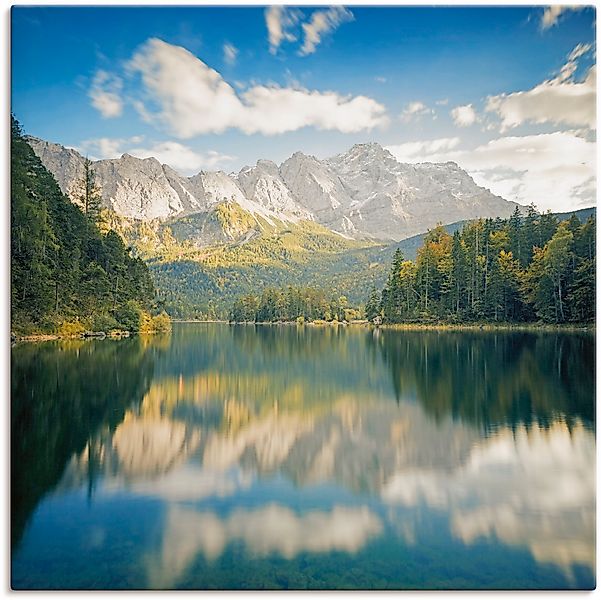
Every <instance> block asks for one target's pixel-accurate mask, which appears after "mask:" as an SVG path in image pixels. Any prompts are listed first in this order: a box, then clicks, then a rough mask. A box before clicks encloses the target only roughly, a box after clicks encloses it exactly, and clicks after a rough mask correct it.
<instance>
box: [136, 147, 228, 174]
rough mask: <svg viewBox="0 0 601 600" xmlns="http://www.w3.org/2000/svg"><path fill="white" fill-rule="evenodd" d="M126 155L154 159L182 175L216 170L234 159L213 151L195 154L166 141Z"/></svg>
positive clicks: (137, 149) (188, 149)
mask: <svg viewBox="0 0 601 600" xmlns="http://www.w3.org/2000/svg"><path fill="white" fill-rule="evenodd" d="M128 153H129V154H131V155H132V156H136V157H138V158H149V157H151V156H152V157H154V158H156V159H157V160H158V161H159V162H161V163H164V164H167V165H169V166H170V167H172V168H173V169H175V170H176V171H180V172H182V173H184V174H189V173H197V172H198V171H200V170H201V169H206V170H210V171H214V170H217V169H219V168H221V167H223V166H224V164H225V163H228V162H230V161H232V160H234V159H235V157H234V156H229V155H227V154H221V153H220V152H217V151H215V150H209V151H208V152H196V151H195V150H192V148H190V147H188V146H185V145H183V144H180V143H179V142H173V141H167V142H158V143H155V144H152V145H150V146H148V147H146V148H130V149H129V150H128Z"/></svg>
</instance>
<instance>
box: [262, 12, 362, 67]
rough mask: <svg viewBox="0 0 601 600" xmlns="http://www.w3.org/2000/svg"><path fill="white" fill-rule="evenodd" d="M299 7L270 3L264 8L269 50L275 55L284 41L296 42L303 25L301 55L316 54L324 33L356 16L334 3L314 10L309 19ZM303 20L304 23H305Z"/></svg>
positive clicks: (333, 29)
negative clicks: (305, 19) (271, 4)
mask: <svg viewBox="0 0 601 600" xmlns="http://www.w3.org/2000/svg"><path fill="white" fill-rule="evenodd" d="M304 18H305V15H304V14H303V13H302V12H301V11H300V10H298V9H295V8H290V7H286V6H281V5H276V6H270V7H269V8H267V9H266V10H265V24H266V26H267V38H268V40H269V51H270V52H271V54H276V53H277V51H278V48H279V47H280V45H281V44H282V43H283V42H296V41H297V40H298V38H299V36H298V33H297V31H298V26H299V25H300V27H301V28H302V31H301V33H302V45H301V47H300V48H299V49H298V54H299V55H300V56H308V55H309V54H313V53H314V52H315V50H316V49H317V46H319V44H320V43H321V42H322V40H323V38H324V36H326V35H328V34H330V33H331V32H333V31H335V30H336V29H337V28H338V27H340V25H342V24H343V23H346V22H348V21H352V20H353V19H354V16H353V13H352V12H351V11H350V10H348V9H347V8H345V7H343V6H332V7H330V8H327V9H319V10H315V11H313V13H312V14H311V16H310V17H309V19H308V20H307V21H304ZM303 21H304V22H303Z"/></svg>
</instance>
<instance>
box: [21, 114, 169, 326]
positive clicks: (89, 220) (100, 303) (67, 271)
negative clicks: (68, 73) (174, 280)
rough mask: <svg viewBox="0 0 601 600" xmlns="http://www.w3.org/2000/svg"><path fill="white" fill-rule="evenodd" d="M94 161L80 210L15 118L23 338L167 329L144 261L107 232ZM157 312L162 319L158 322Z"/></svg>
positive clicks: (88, 169)
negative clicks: (103, 226) (102, 220)
mask: <svg viewBox="0 0 601 600" xmlns="http://www.w3.org/2000/svg"><path fill="white" fill-rule="evenodd" d="M98 198H99V194H98V190H97V189H96V187H95V183H94V173H93V171H92V170H91V169H90V165H89V161H88V162H87V167H86V172H85V176H84V178H83V180H82V182H81V194H80V197H79V198H78V200H79V202H78V204H79V206H77V205H75V204H74V203H72V202H71V201H70V200H69V199H68V198H67V197H66V196H64V195H63V194H62V193H61V191H60V189H59V187H58V184H57V183H56V180H55V179H54V177H53V176H52V175H51V174H50V173H49V172H48V171H47V170H46V169H45V168H44V166H43V165H42V163H41V162H40V160H39V158H38V157H37V156H36V155H35V154H34V152H33V150H32V149H31V147H30V146H29V145H28V143H27V142H26V141H25V139H24V137H23V132H22V130H21V127H20V125H19V123H18V122H17V121H16V120H15V119H14V118H13V119H12V120H11V278H12V286H11V312H12V314H11V327H12V330H13V331H16V332H19V333H32V332H53V333H59V334H76V333H81V332H83V331H84V330H86V329H92V330H96V331H98V330H102V331H110V330H111V329H126V330H152V329H156V328H164V327H165V326H168V318H166V315H162V316H159V312H160V309H161V307H160V305H159V303H157V300H156V297H155V290H154V286H153V283H152V280H151V278H150V274H149V272H148V269H147V267H146V265H145V264H144V262H143V261H142V260H141V259H139V258H133V257H132V256H131V255H130V253H129V250H128V249H127V248H126V247H125V245H124V244H123V241H122V239H121V237H120V236H119V235H118V234H117V233H116V232H114V231H111V230H106V229H105V230H103V231H101V228H100V226H101V223H100V212H99V199H98ZM153 315H155V316H154V317H153Z"/></svg>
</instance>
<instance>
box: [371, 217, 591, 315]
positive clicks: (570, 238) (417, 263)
mask: <svg viewBox="0 0 601 600" xmlns="http://www.w3.org/2000/svg"><path fill="white" fill-rule="evenodd" d="M365 312H366V316H367V318H369V319H374V318H376V317H381V318H383V320H384V321H385V322H388V323H402V322H425V323H427V322H437V321H445V322H470V321H472V322H473V321H497V322H531V321H537V320H540V321H544V322H548V323H566V322H575V323H585V322H590V321H593V320H594V318H595V217H594V216H592V215H591V216H590V217H589V218H588V219H587V220H586V222H584V223H582V222H581V221H580V220H579V219H578V218H577V217H576V216H572V217H571V218H569V219H568V220H563V221H560V220H559V219H558V217H556V216H555V215H553V214H550V213H545V214H539V213H537V212H536V210H535V209H534V207H533V206H530V207H528V209H527V212H526V214H525V215H522V214H521V213H520V211H519V209H517V208H516V210H515V212H514V214H513V215H512V216H511V217H510V218H509V219H505V220H503V219H495V220H492V219H486V220H477V221H473V222H471V223H468V224H466V225H465V226H464V227H463V228H462V230H461V231H459V230H457V231H455V232H454V233H453V234H452V235H451V234H449V233H448V232H447V231H445V229H444V228H443V227H436V228H435V229H433V230H431V231H430V232H428V234H427V235H426V236H425V238H424V243H423V245H422V246H421V248H419V250H418V251H417V258H416V259H415V260H414V261H412V260H406V259H405V257H404V256H403V252H402V251H401V250H400V249H399V250H397V252H396V253H395V256H394V259H393V261H392V268H391V270H390V274H389V276H388V280H387V282H386V284H385V286H384V288H383V289H382V291H381V292H378V291H377V290H376V289H374V290H373V291H372V293H371V295H370V297H369V299H368V300H367V303H366V307H365Z"/></svg>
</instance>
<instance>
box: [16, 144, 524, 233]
mask: <svg viewBox="0 0 601 600" xmlns="http://www.w3.org/2000/svg"><path fill="white" fill-rule="evenodd" d="M28 142H29V144H30V145H31V147H32V148H33V149H34V151H35V153H36V154H37V155H38V156H39V157H40V159H41V160H42V162H43V164H44V166H45V167H46V168H47V169H48V170H49V171H50V172H51V173H52V174H53V175H54V176H55V178H56V179H57V181H58V183H59V185H60V187H61V189H62V190H63V192H64V193H66V194H67V195H69V196H70V197H71V199H72V200H74V201H76V197H77V189H78V186H79V185H80V181H81V178H82V174H83V163H84V158H83V156H81V154H79V153H78V152H76V151H75V150H73V149H69V148H65V147H64V146H61V145H59V144H54V143H51V142H47V141H44V140H41V139H38V138H35V137H29V138H28ZM94 170H95V173H96V178H97V183H98V185H99V187H100V189H101V192H102V197H103V204H104V205H105V206H106V207H107V208H110V209H112V210H113V211H114V212H115V213H117V214H118V215H120V216H122V217H127V218H129V219H136V220H141V221H148V220H153V219H160V220H175V219H179V218H180V217H186V216H189V215H193V214H198V213H208V214H210V213H211V212H212V211H214V210H215V208H216V207H217V206H218V205H220V204H222V203H223V202H229V203H232V202H233V203H235V204H238V205H239V206H240V207H241V208H242V209H243V210H245V211H247V212H249V213H251V214H252V215H253V216H261V217H263V219H266V220H267V221H271V220H273V219H277V220H278V221H284V222H298V221H300V220H310V221H314V222H316V223H318V224H320V225H323V226H324V227H327V228H328V229H330V230H332V231H334V232H337V233H340V234H342V235H344V236H347V237H349V238H355V239H366V238H367V239H374V240H397V241H398V240H401V239H405V238H407V237H409V236H412V235H415V234H418V233H422V232H424V231H426V230H427V229H428V228H431V227H433V226H435V225H436V224H437V223H443V224H446V223H451V222H456V221H460V220H466V219H473V218H477V217H506V216H508V215H510V214H511V213H512V212H513V210H514V208H515V206H516V204H515V203H513V202H509V201H507V200H504V199H503V198H501V197H499V196H495V195H494V194H492V193H491V192H490V191H489V190H487V189H484V188H482V187H479V186H478V185H476V183H475V182H474V180H473V179H472V178H471V177H470V175H469V174H468V173H466V172H465V171H464V170H463V169H461V168H460V167H459V166H458V165H457V164H455V163H452V162H448V163H444V164H434V163H421V164H404V163H400V162H398V161H397V160H396V159H395V158H394V156H393V155H392V154H391V153H390V152H389V151H388V150H386V149H385V148H383V147H382V146H380V145H379V144H376V143H369V144H357V145H355V146H353V147H352V148H351V149H350V150H348V151H347V152H344V153H342V154H339V155H336V156H334V157H332V158H329V159H325V160H319V159H317V158H315V157H314V156H308V155H305V154H303V153H302V152H296V153H295V154H293V155H292V156H291V157H290V158H289V159H288V160H286V161H284V162H283V163H282V164H281V165H279V166H278V165H277V164H275V163H274V162H271V161H268V160H259V161H257V163H256V165H255V166H247V167H244V168H243V169H241V170H240V172H239V173H234V174H227V173H224V172H222V171H216V172H210V171H201V172H200V173H198V174H196V175H194V176H192V177H185V176H182V175H180V174H179V173H177V172H176V171H175V170H174V169H172V168H171V167H169V166H168V165H162V164H161V163H160V162H159V161H158V160H157V159H155V158H145V159H140V158H135V157H133V156H131V155H129V154H124V155H123V156H121V158H116V159H107V160H99V161H95V162H94Z"/></svg>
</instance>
